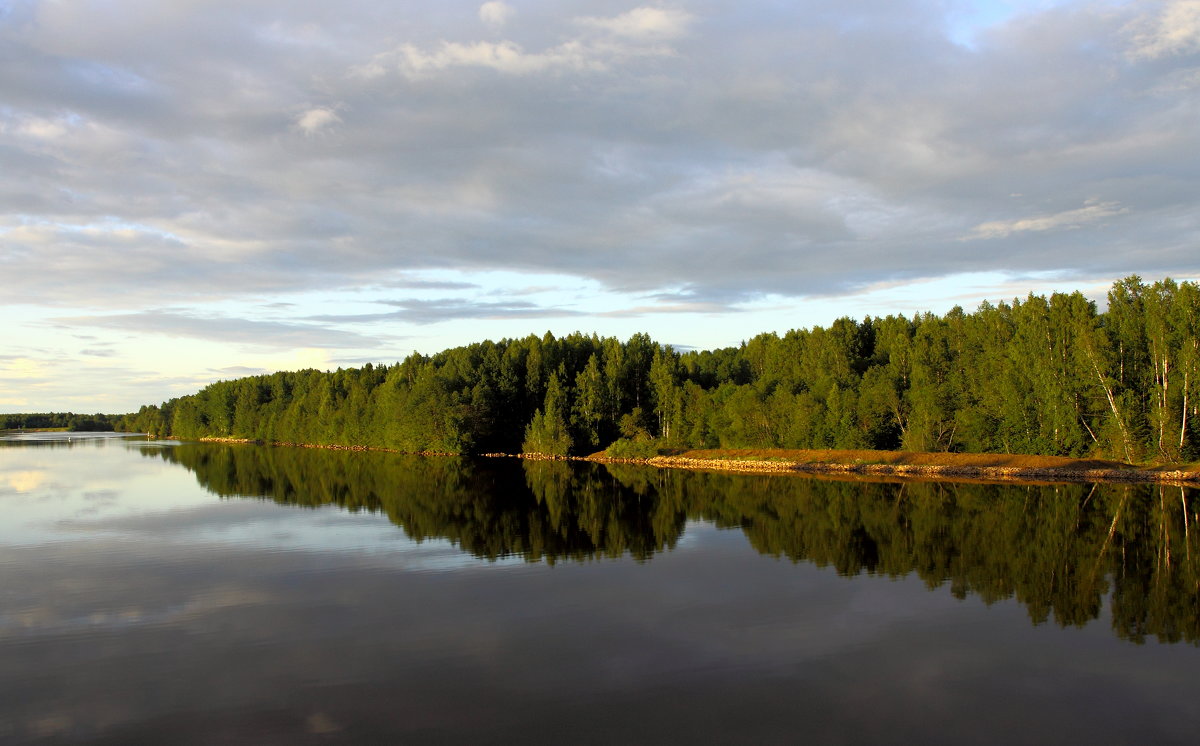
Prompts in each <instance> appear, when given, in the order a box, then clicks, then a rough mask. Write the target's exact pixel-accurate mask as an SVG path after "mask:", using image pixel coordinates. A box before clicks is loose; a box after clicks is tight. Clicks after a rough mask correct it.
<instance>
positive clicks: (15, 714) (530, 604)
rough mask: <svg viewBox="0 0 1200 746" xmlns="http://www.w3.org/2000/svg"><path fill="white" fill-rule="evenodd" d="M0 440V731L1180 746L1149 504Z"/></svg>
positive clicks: (1178, 597) (1183, 720)
mask: <svg viewBox="0 0 1200 746" xmlns="http://www.w3.org/2000/svg"><path fill="white" fill-rule="evenodd" d="M65 437H66V436H65V435H62V436H53V437H43V438H42V439H38V440H33V439H23V440H17V441H13V440H9V441H0V742H3V743H27V742H29V743H40V742H46V743H56V742H104V743H172V744H180V743H183V744H187V743H248V744H249V743H253V744H262V743H267V744H270V743H279V744H293V743H300V744H303V743H326V742H357V743H519V742H530V743H672V742H687V743H692V742H702V743H797V742H817V743H956V744H957V743H1013V742H1020V743H1195V742H1196V740H1197V735H1196V734H1197V733H1198V732H1200V698H1197V696H1196V686H1197V683H1198V682H1200V649H1198V647H1197V642H1198V641H1200V524H1198V523H1197V511H1196V505H1195V503H1196V498H1197V497H1200V495H1197V494H1195V493H1194V492H1191V491H1184V490H1180V489H1179V488H1159V487H1154V488H1149V487H1137V488H1134V487H1126V486H1099V487H1093V486H1091V485H1071V486H1057V487H1054V486H1050V487H1014V486H979V485H959V484H920V483H908V484H886V483H877V482H836V481H821V480H814V479H807V478H800V477H780V476H770V477H767V476H734V475H711V474H695V473H687V472H658V471H653V470H647V469H641V468H632V467H625V468H605V467H601V466H595V465H574V464H570V465H569V464H564V463H557V462H525V463H522V462H517V461H513V460H478V461H471V460H461V459H453V458H435V459H421V458H416V457H403V456H398V455H392V454H379V453H348V452H331V451H319V450H307V449H283V448H263V447H255V446H221V445H202V444H185V445H179V444H169V443H157V442H146V441H141V440H136V439H116V438H105V437H95V438H92V437H81V436H78V435H74V436H72V438H71V441H70V442H69V443H68V442H65V441H64V440H62V439H63V438H65Z"/></svg>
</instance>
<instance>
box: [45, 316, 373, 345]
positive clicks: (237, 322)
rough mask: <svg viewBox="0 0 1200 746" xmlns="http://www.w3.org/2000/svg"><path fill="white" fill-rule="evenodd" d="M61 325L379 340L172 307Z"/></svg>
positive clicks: (291, 341)
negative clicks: (203, 313) (206, 314)
mask: <svg viewBox="0 0 1200 746" xmlns="http://www.w3.org/2000/svg"><path fill="white" fill-rule="evenodd" d="M54 323H56V324H58V325H62V326H70V327H75V326H89V327H98V328H104V329H116V330H121V331H131V332H137V333H146V334H163V335H166V336H170V337H191V338H195V339H203V340H208V341H213V342H224V343H232V344H237V345H243V346H246V347H254V348H282V349H294V348H308V347H312V348H364V347H375V346H377V345H378V344H379V343H378V341H376V340H374V339H371V338H369V337H364V336H362V335H360V334H355V333H354V332H345V331H340V330H337V329H331V328H328V327H324V326H318V325H315V324H297V323H286V322H276V321H252V320H248V319H238V318H222V317H205V316H192V315H188V314H185V313H178V312H170V311H158V310H153V311H142V312H139V313H125V314H110V315H103V316H71V317H58V318H56V319H54Z"/></svg>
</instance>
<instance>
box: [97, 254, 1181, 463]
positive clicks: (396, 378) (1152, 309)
mask: <svg viewBox="0 0 1200 746" xmlns="http://www.w3.org/2000/svg"><path fill="white" fill-rule="evenodd" d="M1198 408H1200V286H1197V284H1196V283H1194V282H1179V283H1177V282H1175V281H1173V280H1171V279H1169V278H1168V279H1164V280H1161V281H1158V282H1154V283H1151V284H1148V283H1146V282H1144V281H1142V279H1141V278H1139V277H1136V276H1132V277H1128V278H1126V279H1123V280H1121V281H1119V282H1116V283H1115V284H1114V285H1113V286H1112V288H1111V290H1110V291H1109V293H1108V305H1107V309H1106V310H1105V311H1104V312H1103V313H1101V312H1098V311H1097V308H1096V305H1095V303H1093V302H1091V301H1089V300H1088V299H1087V298H1085V297H1084V296H1083V295H1082V294H1081V293H1079V292H1074V293H1054V294H1052V295H1050V296H1048V297H1047V296H1040V295H1034V294H1030V295H1029V296H1028V297H1026V298H1024V299H1014V300H1013V301H1011V302H1001V303H998V304H995V305H993V304H991V303H987V302H985V303H983V304H982V305H980V306H979V308H978V309H977V310H976V311H974V312H973V313H968V312H965V311H964V310H963V309H962V308H960V307H955V308H954V309H952V310H951V311H949V312H948V313H946V314H944V315H941V316H939V315H936V314H933V313H923V314H918V315H915V316H913V317H911V318H908V317H905V316H903V315H889V316H886V317H880V318H871V317H867V318H866V319H864V320H863V321H856V320H854V319H851V318H840V319H838V320H836V321H834V322H833V323H832V324H831V325H830V326H829V327H827V328H825V327H820V326H817V327H813V328H811V329H797V330H793V331H789V332H787V333H785V334H783V335H778V334H775V333H766V334H760V335H758V336H756V337H754V338H753V339H750V340H748V341H746V342H744V343H742V344H741V345H739V346H737V347H729V348H724V349H717V350H705V351H683V352H680V351H677V350H674V349H672V348H671V347H669V346H664V345H662V344H659V343H657V342H655V341H653V340H652V339H651V338H650V337H649V336H648V335H646V334H635V335H633V336H632V337H631V338H630V339H628V340H626V341H621V340H618V339H616V338H612V337H604V338H601V337H598V336H596V335H595V334H592V335H586V334H582V333H575V334H571V335H568V336H565V337H562V338H556V337H554V336H553V335H551V334H550V333H547V334H545V335H543V336H540V337H539V336H528V337H525V338H522V339H504V340H500V341H499V342H492V341H485V342H479V343H476V344H471V345H467V346H464V347H456V348H453V349H449V350H445V351H443V352H439V353H437V354H433V355H421V354H413V355H410V356H409V357H408V358H406V359H405V360H403V361H402V362H399V363H396V364H394V365H387V366H385V365H371V364H368V365H365V366H363V367H362V368H349V369H339V370H337V371H332V372H323V371H317V370H302V371H298V372H279V373H274V374H271V375H262V376H252V377H248V378H241V379H237V380H230V381H219V382H217V383H213V384H211V385H210V386H208V387H206V388H204V389H203V390H201V391H200V392H198V393H196V394H194V395H190V396H183V397H179V398H177V399H172V400H170V401H168V402H165V403H163V404H161V405H158V406H145V407H142V408H141V410H139V411H138V412H137V413H135V414H131V415H128V416H126V417H125V418H124V419H123V420H122V421H121V422H120V427H121V428H122V429H125V430H129V431H136V432H150V433H154V434H159V435H165V434H171V435H174V436H176V437H179V438H185V439H190V438H200V437H226V438H246V439H259V440H265V441H275V442H292V443H309V444H320V445H364V446H378V447H385V448H394V449H398V450H402V451H409V452H430V451H432V452H445V453H489V452H505V453H512V452H518V451H525V452H538V453H545V454H552V455H567V454H589V453H593V452H595V451H598V450H602V449H607V452H608V453H609V454H610V455H614V456H622V455H633V456H637V455H651V454H653V453H655V452H657V451H658V450H661V449H670V448H837V449H881V450H895V449H903V450H912V451H963V452H980V453H1028V454H1040V455H1057V456H1097V457H1110V458H1117V459H1121V460H1125V461H1130V462H1138V461H1146V460H1152V461H1159V460H1167V461H1177V460H1192V459H1196V458H1197V457H1200V443H1198V442H1197V437H1198V436H1200V433H1198V432H1197V429H1198V428H1200V425H1198V424H1197V423H1198V420H1200V417H1198V416H1197V415H1198Z"/></svg>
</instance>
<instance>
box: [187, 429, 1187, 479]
mask: <svg viewBox="0 0 1200 746" xmlns="http://www.w3.org/2000/svg"><path fill="white" fill-rule="evenodd" d="M200 442H206V443H241V444H255V445H270V446H280V447H299V448H320V449H325V450H335V451H380V452H384V453H409V452H407V451H400V450H398V449H394V448H384V447H380V446H361V445H321V444H314V443H287V442H266V441H263V440H261V439H251V438H201V439H200ZM762 453H764V452H755V451H743V452H739V451H714V452H706V451H702V450H701V451H685V452H682V453H678V454H673V455H660V456H651V457H648V458H609V457H607V456H605V455H603V453H595V454H592V455H590V456H552V455H547V454H541V453H479V454H460V453H441V452H433V451H425V452H418V453H412V454H410V455H417V456H460V457H477V458H516V459H526V460H536V461H589V462H592V463H600V464H630V465H640V466H650V467H654V468H658V469H690V470H694V471H718V472H729V473H742V474H795V475H815V476H832V477H867V478H888V477H891V478H901V479H928V480H949V481H972V480H984V481H989V482H1003V483H1024V482H1028V483H1035V482H1036V483H1046V482H1075V483H1077V482H1117V483H1149V484H1164V485H1178V486H1191V487H1196V486H1200V469H1197V470H1193V469H1182V468H1178V467H1175V468H1172V467H1169V466H1164V467H1141V466H1131V465H1128V464H1122V463H1120V462H1115V461H1099V460H1096V459H1069V458H1063V457H1039V456H1023V455H1010V454H964V453H911V452H905V451H873V452H856V451H835V450H829V451H795V452H789V451H767V452H765V453H766V455H758V454H762ZM751 454H754V455H751ZM839 454H841V455H840V456H839ZM739 455H745V456H748V457H743V458H738V457H737V456H739ZM863 456H867V457H868V458H869V459H870V460H869V461H867V460H865V459H863V458H862V457H863Z"/></svg>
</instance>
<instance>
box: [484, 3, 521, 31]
mask: <svg viewBox="0 0 1200 746" xmlns="http://www.w3.org/2000/svg"><path fill="white" fill-rule="evenodd" d="M516 12H517V11H516V9H515V8H513V7H512V6H511V5H509V4H508V3H502V2H499V0H492V1H491V2H487V3H484V4H483V5H480V6H479V20H481V21H483V22H484V23H485V24H486V25H488V26H491V27H492V28H500V27H502V26H504V25H505V24H506V23H508V22H509V21H510V20H512V17H513V16H514V15H515V14H516Z"/></svg>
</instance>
